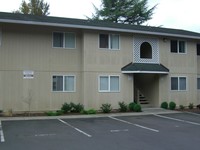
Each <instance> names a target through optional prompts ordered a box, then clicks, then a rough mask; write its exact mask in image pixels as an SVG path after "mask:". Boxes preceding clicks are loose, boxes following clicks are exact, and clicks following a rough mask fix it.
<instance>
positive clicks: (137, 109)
mask: <svg viewBox="0 0 200 150" xmlns="http://www.w3.org/2000/svg"><path fill="white" fill-rule="evenodd" d="M134 111H135V112H141V111H142V108H141V105H140V104H135V105H134Z"/></svg>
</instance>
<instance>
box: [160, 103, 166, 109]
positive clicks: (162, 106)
mask: <svg viewBox="0 0 200 150" xmlns="http://www.w3.org/2000/svg"><path fill="white" fill-rule="evenodd" d="M160 107H161V108H164V109H168V103H167V102H162V103H161V106H160Z"/></svg>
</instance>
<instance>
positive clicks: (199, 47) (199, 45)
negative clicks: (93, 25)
mask: <svg viewBox="0 0 200 150" xmlns="http://www.w3.org/2000/svg"><path fill="white" fill-rule="evenodd" d="M197 55H198V56H200V44H197Z"/></svg>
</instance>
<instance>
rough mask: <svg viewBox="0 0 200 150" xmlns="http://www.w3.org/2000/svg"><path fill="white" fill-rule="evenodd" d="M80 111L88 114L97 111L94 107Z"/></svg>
mask: <svg viewBox="0 0 200 150" xmlns="http://www.w3.org/2000/svg"><path fill="white" fill-rule="evenodd" d="M81 113H82V114H87V115H90V114H96V113H97V111H96V110H94V109H89V110H82V111H81Z"/></svg>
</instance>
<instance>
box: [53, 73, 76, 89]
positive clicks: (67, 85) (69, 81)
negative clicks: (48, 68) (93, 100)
mask: <svg viewBox="0 0 200 150" xmlns="http://www.w3.org/2000/svg"><path fill="white" fill-rule="evenodd" d="M52 82H53V83H52V90H53V91H55V92H75V76H68V75H67V76H66V75H54V76H53V77H52Z"/></svg>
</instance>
